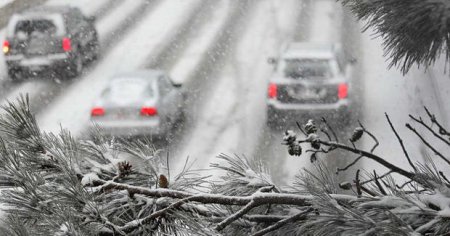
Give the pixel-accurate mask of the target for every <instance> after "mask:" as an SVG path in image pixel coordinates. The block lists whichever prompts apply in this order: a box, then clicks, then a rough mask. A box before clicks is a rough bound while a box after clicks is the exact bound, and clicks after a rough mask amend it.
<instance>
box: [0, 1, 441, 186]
mask: <svg viewBox="0 0 450 236" xmlns="http://www.w3.org/2000/svg"><path fill="white" fill-rule="evenodd" d="M62 2H64V3H70V4H74V5H76V6H79V7H80V8H81V9H82V10H83V11H84V12H85V13H87V14H90V15H96V16H97V22H96V27H97V29H98V31H99V35H100V39H101V42H102V47H103V48H102V55H101V57H100V59H99V61H98V62H97V63H95V64H93V65H91V66H90V67H88V68H86V70H85V72H84V73H83V75H82V76H80V77H79V78H76V79H75V80H72V81H64V80H55V81H54V80H50V79H48V78H33V79H30V80H27V81H24V82H23V83H21V84H12V83H10V82H9V81H8V80H7V78H6V72H5V68H4V64H3V63H1V65H0V77H2V78H3V79H2V80H0V88H1V89H0V91H1V92H2V93H1V95H0V97H1V98H2V103H3V104H4V102H5V101H6V99H9V100H13V99H14V98H15V97H17V96H18V95H19V94H23V93H29V94H30V96H31V98H32V99H34V101H36V102H35V103H36V104H35V106H34V107H35V109H36V112H37V118H38V122H39V124H40V125H41V127H42V129H43V130H45V131H51V132H58V131H59V129H60V125H62V127H64V128H68V129H69V130H70V131H71V132H72V133H73V134H74V135H76V136H80V135H81V134H82V132H83V131H85V129H86V127H87V126H88V125H89V110H90V108H91V104H92V102H93V100H94V99H95V98H96V97H97V96H98V94H99V92H100V91H101V88H102V87H103V86H104V85H105V84H106V83H107V81H108V78H109V77H110V76H111V75H113V74H115V73H117V72H120V71H129V70H134V69H138V68H142V67H148V66H149V65H159V66H161V67H162V68H164V69H166V70H167V71H168V72H169V73H170V74H171V77H172V78H173V79H174V80H175V81H176V82H182V83H184V87H185V88H186V89H188V90H189V92H190V95H191V96H190V98H189V99H188V101H187V103H188V105H187V111H188V113H189V114H188V120H187V122H186V124H185V127H184V130H182V131H178V132H175V135H174V137H173V139H174V142H173V143H172V144H171V145H169V147H162V148H165V149H166V150H167V149H169V153H170V156H171V163H172V164H171V166H172V167H173V168H174V170H173V171H176V170H179V169H180V168H182V165H183V164H184V163H185V159H186V158H187V157H188V156H189V157H190V158H191V160H195V163H194V168H200V169H204V168H207V167H208V166H209V164H210V163H211V162H216V160H215V157H216V156H217V155H218V154H220V153H225V154H229V155H234V154H237V155H244V156H247V157H249V158H260V159H262V160H264V161H265V162H267V163H268V165H270V166H271V171H272V172H273V174H274V175H275V178H276V179H277V180H278V181H280V182H286V181H289V180H291V179H292V178H293V176H294V175H295V174H296V173H297V172H298V170H299V169H300V168H302V167H309V159H308V158H293V157H289V156H288V155H287V152H286V150H285V148H284V147H283V146H281V144H280V143H281V133H270V131H269V130H267V129H266V128H265V112H266V110H265V109H266V103H265V102H266V87H267V83H268V80H269V78H270V76H271V73H272V67H271V66H270V65H269V64H267V62H266V61H267V58H268V57H270V56H276V55H277V54H278V52H279V50H280V48H281V46H282V45H283V44H285V43H286V42H289V41H294V40H297V41H298V40H308V41H322V42H323V41H328V42H341V43H342V44H343V46H344V48H345V49H346V50H347V51H349V52H350V53H351V54H353V56H355V57H356V58H357V59H358V63H357V64H356V66H355V67H356V75H357V81H356V82H355V84H356V87H358V93H359V94H361V96H360V97H359V100H360V101H361V104H360V105H361V107H362V113H361V114H360V117H358V118H359V119H361V121H362V122H363V123H364V125H365V126H366V127H367V128H368V129H369V130H371V131H373V133H374V134H375V135H376V136H377V137H378V138H379V140H380V144H381V146H380V148H379V151H377V154H380V155H382V156H386V157H387V158H388V160H389V161H392V162H394V163H396V164H398V165H402V166H406V167H407V165H405V164H406V160H405V159H404V158H403V157H402V151H401V149H400V147H399V145H398V143H397V142H396V140H395V136H394V134H393V133H392V132H391V131H390V129H389V126H388V124H387V123H386V121H385V118H384V112H387V113H388V114H389V115H390V116H391V118H392V120H393V122H394V124H395V125H396V127H397V128H398V131H399V133H400V134H403V137H404V141H405V142H406V143H408V146H407V147H408V148H409V150H410V151H411V152H413V151H416V152H417V151H420V150H423V146H422V145H419V143H418V141H417V139H416V138H414V137H413V136H410V137H407V136H405V135H404V134H406V133H407V132H406V129H405V128H404V125H403V124H404V123H405V122H407V121H408V117H407V114H409V113H413V114H422V115H423V114H424V112H423V110H422V105H427V106H429V107H430V109H432V110H434V111H436V113H437V115H438V116H439V117H442V118H443V119H444V120H445V122H447V124H448V117H450V109H449V108H447V107H445V105H444V104H445V102H444V101H445V97H446V96H448V93H449V91H448V89H449V88H450V86H440V85H441V84H446V85H447V84H449V83H450V79H449V78H448V75H444V74H443V70H442V68H443V62H442V60H441V61H438V64H436V66H435V67H433V69H432V70H430V71H428V72H423V71H422V70H418V69H414V70H412V71H411V72H410V73H409V74H408V75H407V76H403V75H402V74H401V73H400V72H399V71H398V70H397V69H391V70H387V69H386V68H387V63H386V62H385V60H384V58H383V52H382V48H381V42H380V40H379V39H373V37H372V35H371V32H366V33H363V34H360V33H359V28H360V27H361V24H357V23H355V22H354V19H353V18H352V17H350V16H349V15H348V12H346V11H343V10H342V8H341V7H340V5H339V4H337V3H336V2H335V1H333V0H320V1H319V0H318V1H315V0H283V1H278V0H260V1H232V0H219V1H212V2H211V1H206V0H192V1H177V0H166V1H148V0H127V1H114V0H96V1H89V0H78V1H70V0H64V1H63V0H50V1H48V2H47V3H46V4H56V3H58V4H59V3H62ZM202 14H205V16H204V17H203V15H202ZM199 16H200V18H201V20H200V22H199V21H197V20H192V19H193V18H194V17H197V18H198V17H199ZM202 17H203V18H202ZM1 32H3V31H1ZM1 32H0V37H1V38H3V33H1ZM180 37H181V38H182V37H186V38H185V39H183V40H177V39H179V38H180ZM159 59H160V60H161V62H160V63H158V62H153V60H159ZM0 61H3V56H0ZM162 61H164V62H162ZM430 81H431V82H430ZM344 134H345V132H344ZM362 145H363V147H366V148H367V147H370V140H367V139H365V140H363V144H362ZM415 158H416V160H419V161H420V160H421V157H420V156H416V157H415ZM327 159H328V160H329V163H330V164H332V165H334V166H336V163H338V165H342V164H343V162H345V161H343V162H341V161H336V160H335V158H331V157H330V158H327ZM364 167H366V168H369V169H370V168H375V169H377V170H379V171H382V170H381V168H380V167H378V166H375V165H374V163H372V162H367V161H366V162H364ZM406 167H405V168H406ZM344 177H345V176H344ZM281 180H282V181H281Z"/></svg>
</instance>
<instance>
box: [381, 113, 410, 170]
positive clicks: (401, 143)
mask: <svg viewBox="0 0 450 236" xmlns="http://www.w3.org/2000/svg"><path fill="white" fill-rule="evenodd" d="M384 115H385V116H386V119H387V121H388V123H389V125H390V126H391V129H392V131H394V134H395V137H397V140H398V142H399V143H400V146H401V147H402V150H403V153H404V154H405V157H406V159H407V160H408V163H409V165H410V166H411V167H412V168H413V169H414V171H416V172H417V168H416V167H415V166H414V164H413V163H412V161H411V158H410V157H409V154H408V152H407V151H406V148H405V145H404V144H403V140H402V139H401V138H400V135H398V133H397V130H395V128H394V125H393V124H392V122H391V119H390V118H389V116H388V114H387V113H384Z"/></svg>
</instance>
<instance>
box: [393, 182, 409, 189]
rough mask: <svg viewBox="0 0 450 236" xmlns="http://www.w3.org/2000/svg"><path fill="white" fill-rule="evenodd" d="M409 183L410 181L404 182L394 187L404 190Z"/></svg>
mask: <svg viewBox="0 0 450 236" xmlns="http://www.w3.org/2000/svg"><path fill="white" fill-rule="evenodd" d="M410 183H412V180H409V181H406V182H405V183H403V184H402V185H396V187H397V188H398V189H402V188H404V187H405V186H406V185H408V184H410Z"/></svg>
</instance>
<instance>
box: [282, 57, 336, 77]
mask: <svg viewBox="0 0 450 236" xmlns="http://www.w3.org/2000/svg"><path fill="white" fill-rule="evenodd" d="M281 70H282V72H283V75H284V76H285V77H290V78H303V77H329V76H331V75H332V73H331V66H330V61H329V60H326V59H284V60H283V61H282V64H281Z"/></svg>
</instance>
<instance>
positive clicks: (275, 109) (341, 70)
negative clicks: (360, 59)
mask: <svg viewBox="0 0 450 236" xmlns="http://www.w3.org/2000/svg"><path fill="white" fill-rule="evenodd" d="M269 62H270V63H272V64H274V66H275V68H274V74H273V76H272V78H271V79H270V81H269V86H268V99H267V105H268V108H267V123H268V126H269V127H273V128H280V127H278V126H279V125H280V124H281V123H283V124H286V123H287V122H291V119H293V120H298V119H303V118H305V119H309V118H315V119H318V118H320V117H321V116H324V117H330V116H332V118H333V120H339V121H340V122H341V123H342V122H348V121H349V120H350V118H351V115H356V113H357V112H356V107H355V106H354V104H353V100H354V96H353V95H354V94H353V93H352V86H351V84H352V74H353V73H352V71H353V69H352V67H353V66H352V64H353V63H354V62H355V61H354V59H350V60H347V59H346V56H345V55H344V52H343V51H342V50H341V47H340V46H339V45H338V44H330V43H309V42H297V43H291V44H289V45H288V46H287V47H286V48H285V49H284V50H283V51H282V52H281V55H280V56H279V57H278V58H271V59H269Z"/></svg>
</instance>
